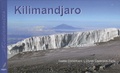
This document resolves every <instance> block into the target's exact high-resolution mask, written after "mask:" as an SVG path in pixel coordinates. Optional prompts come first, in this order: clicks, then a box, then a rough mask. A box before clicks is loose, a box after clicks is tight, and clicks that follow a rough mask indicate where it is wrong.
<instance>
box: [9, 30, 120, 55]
mask: <svg viewBox="0 0 120 73" xmlns="http://www.w3.org/2000/svg"><path fill="white" fill-rule="evenodd" d="M119 31H120V30H119V29H117V28H107V29H101V30H91V31H84V32H73V33H61V34H54V35H48V36H36V37H30V38H26V39H24V40H22V41H19V42H17V43H16V44H12V45H8V47H7V48H8V54H17V53H21V52H27V51H39V50H47V49H59V48H69V47H84V46H92V45H95V44H96V43H99V42H107V41H109V40H111V39H114V38H115V37H118V36H119V35H120V32H119Z"/></svg>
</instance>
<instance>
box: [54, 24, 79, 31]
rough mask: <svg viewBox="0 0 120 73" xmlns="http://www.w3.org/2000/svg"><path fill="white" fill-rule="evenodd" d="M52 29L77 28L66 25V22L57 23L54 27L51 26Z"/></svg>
mask: <svg viewBox="0 0 120 73" xmlns="http://www.w3.org/2000/svg"><path fill="white" fill-rule="evenodd" d="M52 29H66V30H73V29H78V28H76V27H73V26H70V25H67V24H61V25H58V26H56V27H53V28H52Z"/></svg>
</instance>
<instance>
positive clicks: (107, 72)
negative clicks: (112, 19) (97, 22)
mask: <svg viewBox="0 0 120 73" xmlns="http://www.w3.org/2000/svg"><path fill="white" fill-rule="evenodd" d="M8 70H9V73H120V38H119V37H118V38H115V39H114V40H111V41H109V42H106V43H97V46H92V47H79V48H78V47H75V48H64V49H63V48H60V49H57V50H46V51H36V52H24V53H19V54H17V55H15V56H13V57H12V58H10V59H9V61H8Z"/></svg>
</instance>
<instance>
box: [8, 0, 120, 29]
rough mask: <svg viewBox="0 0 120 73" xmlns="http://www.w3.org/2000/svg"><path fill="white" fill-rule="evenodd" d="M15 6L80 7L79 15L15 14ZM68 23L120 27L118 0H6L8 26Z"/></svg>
mask: <svg viewBox="0 0 120 73" xmlns="http://www.w3.org/2000/svg"><path fill="white" fill-rule="evenodd" d="M15 6H32V7H39V8H42V7H46V8H47V7H53V8H54V7H58V6H64V7H67V8H73V7H74V8H80V9H81V10H82V12H81V13H80V14H79V15H75V14H72V15H64V16H62V17H61V16H59V15H55V14H51V15H41V14H37V15H29V14H23V15H20V14H15V13H14V7H15ZM59 24H69V25H72V26H81V27H120V0H8V28H13V29H14V28H21V27H22V28H25V27H31V26H38V25H45V26H56V25H59Z"/></svg>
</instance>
